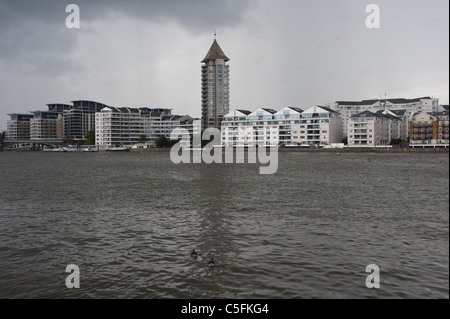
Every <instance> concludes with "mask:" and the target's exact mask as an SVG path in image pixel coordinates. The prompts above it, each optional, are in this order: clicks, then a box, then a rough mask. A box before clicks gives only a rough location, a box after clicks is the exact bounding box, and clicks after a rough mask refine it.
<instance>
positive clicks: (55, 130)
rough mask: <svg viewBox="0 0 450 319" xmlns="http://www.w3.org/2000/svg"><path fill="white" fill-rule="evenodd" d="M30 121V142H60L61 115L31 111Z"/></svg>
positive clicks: (62, 128)
mask: <svg viewBox="0 0 450 319" xmlns="http://www.w3.org/2000/svg"><path fill="white" fill-rule="evenodd" d="M31 113H32V114H33V118H32V119H31V120H30V140H62V139H63V134H64V126H63V118H62V114H61V113H58V112H52V111H33V112H31Z"/></svg>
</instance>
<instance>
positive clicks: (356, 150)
mask: <svg viewBox="0 0 450 319" xmlns="http://www.w3.org/2000/svg"><path fill="white" fill-rule="evenodd" d="M278 151H279V152H280V153H449V149H448V148H339V149H337V148H318V149H317V148H279V149H278ZM130 152H170V148H147V149H131V150H130Z"/></svg>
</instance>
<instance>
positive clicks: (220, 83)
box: [201, 40, 230, 129]
mask: <svg viewBox="0 0 450 319" xmlns="http://www.w3.org/2000/svg"><path fill="white" fill-rule="evenodd" d="M229 60H230V59H229V58H228V57H227V56H226V55H225V54H224V53H223V51H222V49H221V48H220V46H219V44H218V43H217V41H216V40H214V42H213V44H212V45H211V48H210V49H209V51H208V54H207V55H206V57H205V58H204V59H203V61H202V63H203V64H202V76H201V78H202V128H203V129H205V128H208V127H215V128H220V126H221V123H222V120H223V117H224V116H225V114H227V113H229V108H230V67H229V65H228V64H227V62H228V61H229Z"/></svg>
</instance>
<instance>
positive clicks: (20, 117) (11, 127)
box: [6, 113, 33, 140]
mask: <svg viewBox="0 0 450 319" xmlns="http://www.w3.org/2000/svg"><path fill="white" fill-rule="evenodd" d="M8 116H10V117H11V119H10V120H9V121H8V123H7V131H6V132H7V133H6V138H7V139H8V140H29V139H30V121H31V119H32V118H33V114H17V113H13V114H8Z"/></svg>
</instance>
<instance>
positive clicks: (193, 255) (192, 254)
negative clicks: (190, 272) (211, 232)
mask: <svg viewBox="0 0 450 319" xmlns="http://www.w3.org/2000/svg"><path fill="white" fill-rule="evenodd" d="M191 257H192V258H197V257H198V254H197V252H196V251H195V249H192V252H191Z"/></svg>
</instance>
